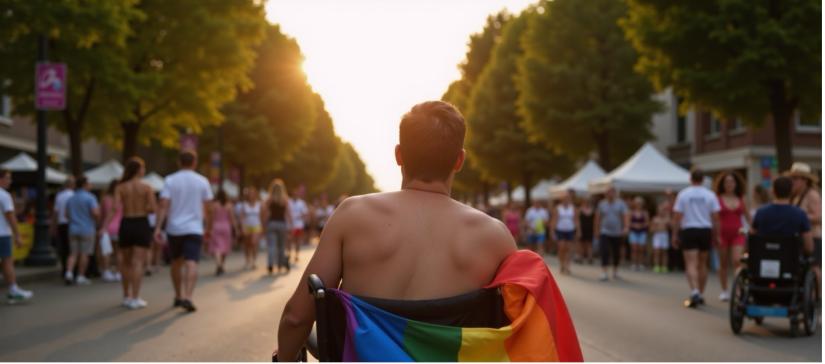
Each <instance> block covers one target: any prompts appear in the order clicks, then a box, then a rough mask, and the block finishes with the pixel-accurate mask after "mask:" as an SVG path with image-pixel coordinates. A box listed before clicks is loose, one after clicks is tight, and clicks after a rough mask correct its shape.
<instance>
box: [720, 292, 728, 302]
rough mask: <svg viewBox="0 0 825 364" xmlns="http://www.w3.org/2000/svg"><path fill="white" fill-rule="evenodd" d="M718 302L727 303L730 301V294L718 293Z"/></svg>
mask: <svg viewBox="0 0 825 364" xmlns="http://www.w3.org/2000/svg"><path fill="white" fill-rule="evenodd" d="M719 300H720V301H722V302H728V301H729V300H730V294H728V293H727V292H722V293H720V294H719Z"/></svg>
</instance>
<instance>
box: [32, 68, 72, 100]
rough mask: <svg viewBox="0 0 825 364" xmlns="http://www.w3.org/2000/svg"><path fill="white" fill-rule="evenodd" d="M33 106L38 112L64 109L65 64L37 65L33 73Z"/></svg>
mask: <svg viewBox="0 0 825 364" xmlns="http://www.w3.org/2000/svg"><path fill="white" fill-rule="evenodd" d="M35 106H36V107H37V109H38V110H63V109H65V108H66V64H65V63H45V62H43V63H38V64H37V68H36V71H35Z"/></svg>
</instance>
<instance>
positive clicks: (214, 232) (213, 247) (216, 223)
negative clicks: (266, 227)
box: [206, 189, 237, 276]
mask: <svg viewBox="0 0 825 364" xmlns="http://www.w3.org/2000/svg"><path fill="white" fill-rule="evenodd" d="M211 210H212V216H211V218H210V219H209V226H207V228H206V230H207V231H210V232H211V234H210V235H209V253H210V254H212V256H213V257H214V258H215V275H216V276H219V275H222V274H223V273H224V272H225V271H226V269H225V267H224V263H225V262H226V256H227V255H228V254H229V251H230V250H231V248H232V230H233V227H234V226H237V224H236V223H235V215H234V214H233V213H232V203H231V202H230V201H229V199H228V198H227V197H226V191H224V190H222V189H221V190H218V193H217V194H215V200H214V201H212V208H211Z"/></svg>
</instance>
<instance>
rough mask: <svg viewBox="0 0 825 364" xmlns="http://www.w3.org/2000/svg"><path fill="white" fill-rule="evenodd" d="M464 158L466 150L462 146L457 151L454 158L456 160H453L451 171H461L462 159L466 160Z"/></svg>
mask: <svg viewBox="0 0 825 364" xmlns="http://www.w3.org/2000/svg"><path fill="white" fill-rule="evenodd" d="M466 158H467V151H466V150H464V149H463V148H462V149H461V152H460V153H458V158H456V160H455V165H454V166H453V172H456V173H458V172H459V171H461V168H462V167H464V161H465V160H466Z"/></svg>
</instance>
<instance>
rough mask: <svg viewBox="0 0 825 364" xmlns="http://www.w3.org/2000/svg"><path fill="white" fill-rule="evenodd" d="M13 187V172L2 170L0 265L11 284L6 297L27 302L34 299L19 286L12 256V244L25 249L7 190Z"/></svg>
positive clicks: (0, 189) (0, 180) (0, 188)
mask: <svg viewBox="0 0 825 364" xmlns="http://www.w3.org/2000/svg"><path fill="white" fill-rule="evenodd" d="M9 186H11V172H10V171H9V170H7V169H0V213H2V215H0V263H2V265H3V277H5V278H6V283H8V284H9V292H8V294H7V295H6V298H8V300H9V302H12V303H14V302H18V301H25V300H28V299H30V298H32V293H31V291H26V290H24V289H22V288H20V287H19V286H17V280H16V277H15V275H14V257H13V256H12V249H11V248H12V244H14V245H15V246H17V247H18V248H21V247H23V240H22V239H21V237H20V231H19V230H17V217H16V216H15V215H14V201H12V198H11V195H10V194H9V193H8V192H7V191H6V189H8V188H9Z"/></svg>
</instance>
